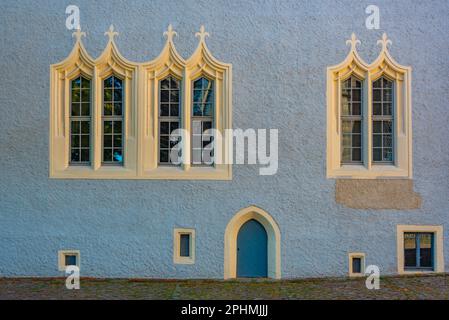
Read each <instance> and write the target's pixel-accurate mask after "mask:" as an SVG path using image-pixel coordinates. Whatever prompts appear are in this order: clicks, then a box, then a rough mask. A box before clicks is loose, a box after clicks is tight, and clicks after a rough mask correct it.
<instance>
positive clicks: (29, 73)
mask: <svg viewBox="0 0 449 320" xmlns="http://www.w3.org/2000/svg"><path fill="white" fill-rule="evenodd" d="M371 3H372V1H334V0H328V1H297V0H294V1H257V2H256V1H243V0H242V1H224V0H223V1H203V0H195V1H165V0H160V1H159V0H158V1H146V0H141V1H132V2H131V1H87V0H86V1H80V0H78V1H57V0H54V1H24V0H21V1H12V0H2V1H1V3H0V34H2V37H1V44H0V57H1V59H0V70H1V75H2V77H1V85H0V112H1V113H0V114H1V118H0V119H1V120H0V146H1V153H0V276H23V275H32V276H57V275H60V274H61V273H59V272H58V271H57V250H58V249H79V250H80V251H81V260H82V270H81V272H82V275H84V276H105V277H164V278H171V277H174V278H181V277H195V278H200V277H201V278H203V277H214V278H222V277H223V236H224V230H225V228H226V224H227V223H228V221H229V220H230V219H231V218H232V216H233V215H234V214H235V213H236V212H237V211H238V210H240V209H241V208H244V207H247V206H249V205H256V206H258V207H261V208H263V209H264V210H266V211H267V212H269V213H270V214H271V215H272V216H273V217H274V219H275V220H276V221H277V223H278V224H279V227H280V229H281V236H282V243H281V250H282V252H281V260H282V276H283V277H306V276H322V275H344V274H346V273H347V270H348V268H347V261H348V259H347V253H348V252H349V251H357V252H365V253H366V263H367V264H377V265H379V267H380V269H381V272H382V273H395V272H396V225H397V224H442V225H444V233H445V260H446V270H449V242H448V241H449V240H448V239H449V234H448V232H449V225H448V224H447V221H448V215H449V126H448V123H449V112H448V104H449V81H447V76H448V74H449V40H448V35H449V19H448V16H449V3H448V2H447V1H445V0H441V1H404V0H400V1H399V0H398V1H376V4H377V5H379V6H380V8H381V30H374V31H369V30H367V29H366V28H365V17H366V14H365V13H364V10H365V7H366V6H367V5H368V4H371ZM69 4H77V5H78V6H79V7H80V10H81V24H82V27H83V29H84V30H85V31H87V33H88V37H87V38H86V39H85V44H86V47H87V49H88V51H89V52H90V53H91V54H92V55H93V56H95V57H96V56H98V54H99V53H100V52H101V51H102V49H103V48H104V46H105V44H106V40H107V39H106V37H104V36H103V33H104V32H105V31H106V30H107V28H108V27H109V25H110V24H111V23H113V24H114V25H115V27H116V29H117V30H118V31H119V32H120V36H119V37H118V38H117V44H118V46H119V48H120V50H121V52H122V54H123V55H124V56H125V57H127V58H128V59H131V60H135V61H147V60H150V59H152V58H154V57H155V56H156V55H157V54H159V52H160V50H161V49H162V46H163V44H164V39H163V37H162V32H163V31H164V30H165V29H166V27H167V25H168V24H169V23H172V24H173V26H174V27H175V29H176V30H177V32H178V35H179V37H177V38H176V39H175V42H176V46H177V49H178V50H179V52H180V53H181V54H182V55H183V56H184V57H188V56H189V55H190V54H191V53H192V52H193V50H194V48H195V46H196V44H197V39H196V38H195V37H194V33H195V32H196V31H197V30H198V28H199V26H200V25H201V24H204V25H205V26H206V28H207V31H209V32H210V34H211V37H210V38H208V40H207V42H208V45H209V47H210V49H211V51H212V53H213V54H214V55H215V56H217V58H219V59H220V60H222V61H225V62H230V63H232V64H233V70H234V73H233V79H234V81H233V105H234V109H233V119H234V120H233V123H234V128H243V129H245V128H277V129H279V130H280V134H279V138H280V144H279V147H280V149H279V157H280V164H279V171H278V174H277V175H275V176H258V169H257V168H256V167H254V166H242V165H240V166H234V170H233V180H232V181H215V182H214V181H107V180H105V181H101V180H98V181H97V180H96V181H76V180H75V181H73V180H72V181H65V180H50V179H48V126H49V121H48V118H49V114H48V112H49V111H48V110H49V65H50V64H52V63H55V62H58V61H60V60H62V59H63V58H65V57H66V56H67V55H68V54H69V52H70V50H71V48H72V45H73V39H72V38H71V32H70V31H68V30H67V29H65V18H66V15H65V8H66V6H67V5H69ZM353 31H354V32H356V33H357V35H358V36H359V38H360V39H361V40H362V46H361V47H360V54H361V56H362V57H363V58H364V59H366V60H367V61H372V60H373V59H374V58H375V57H376V56H377V54H378V52H379V47H377V46H376V41H377V40H378V39H379V38H380V36H381V34H382V32H384V31H386V32H387V33H388V35H389V36H390V38H391V39H392V40H393V46H392V47H391V53H392V55H393V56H394V57H395V58H396V60H397V61H398V62H400V63H401V64H404V65H411V66H412V67H413V163H414V187H415V191H416V192H418V193H419V194H420V195H421V196H422V200H423V202H422V206H421V208H420V209H417V210H411V211H397V210H378V211H376V210H361V209H350V208H347V207H345V206H343V205H339V204H337V203H336V202H335V181H334V180H327V179H326V177H325V164H326V153H325V151H326V96H325V92H326V78H325V76H326V67H327V66H329V65H334V64H336V63H339V62H341V61H342V60H343V59H344V57H345V56H346V53H347V52H348V48H347V47H346V46H345V40H346V39H348V38H349V36H350V35H351V33H352V32H353ZM175 227H187V228H195V229H196V244H197V247H196V263H195V264H194V265H174V264H173V262H172V236H173V228H175Z"/></svg>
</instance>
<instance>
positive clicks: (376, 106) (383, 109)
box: [373, 77, 394, 163]
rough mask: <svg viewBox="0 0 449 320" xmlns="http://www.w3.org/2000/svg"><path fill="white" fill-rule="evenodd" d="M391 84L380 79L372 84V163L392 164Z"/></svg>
mask: <svg viewBox="0 0 449 320" xmlns="http://www.w3.org/2000/svg"><path fill="white" fill-rule="evenodd" d="M393 143H394V140H393V82H392V81H390V80H388V79H386V78H384V77H381V78H379V79H378V80H376V81H374V82H373V162H386V163H392V162H393V161H394V155H393V147H394V146H393Z"/></svg>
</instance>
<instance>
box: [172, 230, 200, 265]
mask: <svg viewBox="0 0 449 320" xmlns="http://www.w3.org/2000/svg"><path fill="white" fill-rule="evenodd" d="M182 234H188V235H190V242H189V249H190V254H189V256H188V257H183V256H181V255H180V245H181V243H180V242H181V235H182ZM173 263H175V264H194V263H195V229H187V228H175V229H174V230H173Z"/></svg>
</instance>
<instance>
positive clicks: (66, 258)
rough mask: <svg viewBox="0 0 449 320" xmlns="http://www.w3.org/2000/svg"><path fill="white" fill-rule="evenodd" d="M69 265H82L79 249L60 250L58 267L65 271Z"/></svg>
mask: <svg viewBox="0 0 449 320" xmlns="http://www.w3.org/2000/svg"><path fill="white" fill-rule="evenodd" d="M68 266H77V267H79V266H80V252H79V251H78V250H60V251H58V269H59V271H65V268H66V267H68Z"/></svg>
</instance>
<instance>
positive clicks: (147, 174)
mask: <svg viewBox="0 0 449 320" xmlns="http://www.w3.org/2000/svg"><path fill="white" fill-rule="evenodd" d="M137 179H166V180H189V179H190V180H232V167H231V165H220V166H218V167H196V166H195V167H190V168H188V169H183V168H182V167H181V166H159V167H157V168H155V169H152V170H146V171H144V172H143V173H142V174H141V176H139V177H137Z"/></svg>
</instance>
